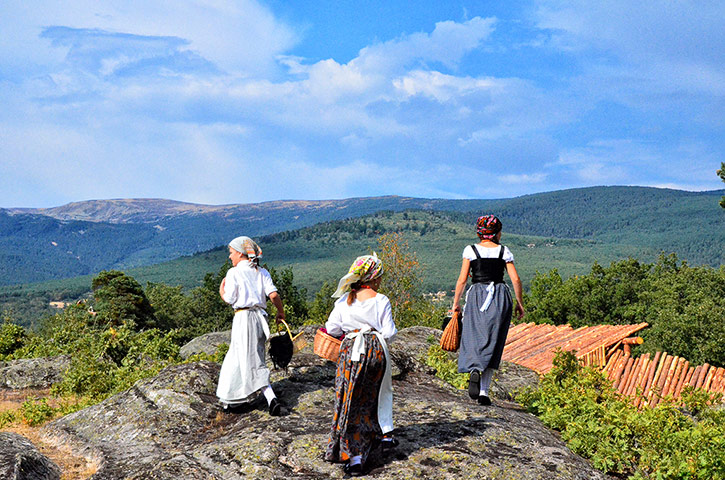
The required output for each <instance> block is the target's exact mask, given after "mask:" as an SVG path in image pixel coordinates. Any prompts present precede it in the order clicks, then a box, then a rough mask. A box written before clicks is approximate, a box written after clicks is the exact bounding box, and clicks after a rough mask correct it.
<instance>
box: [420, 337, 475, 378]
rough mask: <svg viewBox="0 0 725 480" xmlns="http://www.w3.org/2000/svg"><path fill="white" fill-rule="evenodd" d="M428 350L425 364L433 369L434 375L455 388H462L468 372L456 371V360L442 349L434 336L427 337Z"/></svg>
mask: <svg viewBox="0 0 725 480" xmlns="http://www.w3.org/2000/svg"><path fill="white" fill-rule="evenodd" d="M428 343H430V344H431V346H430V347H428V352H427V355H426V357H425V364H426V365H428V366H429V367H431V368H433V369H434V370H435V375H436V377H438V378H440V379H441V380H443V381H446V382H448V383H450V384H451V385H453V386H454V387H456V388H459V389H463V388H466V385H468V374H465V373H458V362H457V361H456V360H455V359H454V358H452V356H451V354H450V353H448V352H446V351H445V350H443V349H442V348H441V347H440V345H438V342H437V341H436V340H435V338H433V337H430V338H428Z"/></svg>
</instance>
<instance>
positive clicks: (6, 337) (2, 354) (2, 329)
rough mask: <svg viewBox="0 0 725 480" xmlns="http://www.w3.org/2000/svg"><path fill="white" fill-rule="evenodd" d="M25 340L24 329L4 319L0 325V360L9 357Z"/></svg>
mask: <svg viewBox="0 0 725 480" xmlns="http://www.w3.org/2000/svg"><path fill="white" fill-rule="evenodd" d="M26 339H27V335H26V334H25V329H24V328H23V327H21V326H20V325H16V324H14V323H12V322H10V319H8V318H6V319H5V321H4V322H3V323H2V325H0V360H3V359H4V358H6V357H9V356H10V355H12V354H13V352H15V351H16V350H17V349H19V348H20V347H22V346H23V345H24V344H25V341H26Z"/></svg>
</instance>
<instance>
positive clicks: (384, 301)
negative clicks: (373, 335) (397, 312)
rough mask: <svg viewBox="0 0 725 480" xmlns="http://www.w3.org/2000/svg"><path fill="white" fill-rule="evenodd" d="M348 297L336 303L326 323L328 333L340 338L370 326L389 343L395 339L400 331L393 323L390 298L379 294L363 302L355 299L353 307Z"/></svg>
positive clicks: (346, 295)
mask: <svg viewBox="0 0 725 480" xmlns="http://www.w3.org/2000/svg"><path fill="white" fill-rule="evenodd" d="M348 295H349V294H348V293H346V294H345V295H343V296H342V297H340V298H339V299H338V300H337V301H336V302H335V308H333V309H332V313H330V317H329V318H328V320H327V322H326V323H325V329H327V333H329V334H330V335H332V336H335V337H339V336H340V335H342V334H343V333H347V332H351V331H353V330H358V329H362V328H365V327H366V326H370V327H371V328H372V329H374V330H377V331H378V332H380V333H381V334H382V336H383V338H384V339H385V340H387V341H390V340H392V339H393V337H395V334H396V333H398V329H397V328H396V327H395V322H394V321H393V310H392V308H391V306H390V300H389V299H388V297H386V296H385V295H383V294H382V293H378V294H377V295H375V296H374V297H372V298H368V299H367V300H364V301H362V302H361V301H360V300H357V299H355V301H354V302H352V305H348V304H347V297H348Z"/></svg>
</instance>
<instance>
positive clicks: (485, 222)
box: [476, 215, 502, 240]
mask: <svg viewBox="0 0 725 480" xmlns="http://www.w3.org/2000/svg"><path fill="white" fill-rule="evenodd" d="M501 226H502V225H501V220H499V219H498V218H496V216H495V215H484V216H483V217H478V221H477V222H476V233H477V234H478V238H480V239H481V240H491V239H492V238H493V237H495V236H496V234H497V233H498V232H500V231H501Z"/></svg>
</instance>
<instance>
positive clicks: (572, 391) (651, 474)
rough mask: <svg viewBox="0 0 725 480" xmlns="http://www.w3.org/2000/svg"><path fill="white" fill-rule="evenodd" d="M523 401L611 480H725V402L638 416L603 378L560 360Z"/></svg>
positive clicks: (689, 399)
mask: <svg viewBox="0 0 725 480" xmlns="http://www.w3.org/2000/svg"><path fill="white" fill-rule="evenodd" d="M517 400H518V401H519V402H521V403H522V404H523V405H525V406H526V407H527V408H528V409H529V411H531V412H532V413H534V414H536V415H538V416H539V417H540V418H541V420H542V421H543V422H544V423H545V424H546V425H547V426H549V427H551V428H554V429H557V430H559V431H560V432H561V436H562V439H563V440H565V441H566V442H567V444H568V446H569V448H571V449H572V451H574V452H575V453H578V454H580V455H582V456H584V457H587V458H589V459H591V461H592V463H593V465H594V466H595V467H596V468H598V469H600V470H602V471H604V472H607V473H613V474H618V475H622V476H624V477H626V478H630V479H651V478H657V479H663V480H665V479H683V480H684V479H688V480H696V479H697V480H699V479H702V480H716V479H724V478H725V412H723V410H722V409H720V410H717V409H714V408H712V407H711V405H712V404H713V402H719V401H720V400H721V397H718V396H711V395H708V394H707V393H704V392H701V391H700V392H695V391H687V392H685V395H684V396H683V399H682V402H681V404H680V403H677V402H675V401H674V400H672V399H671V398H669V399H665V401H663V402H662V403H660V404H658V405H657V406H656V407H654V408H652V407H644V408H642V409H641V410H638V409H637V408H635V407H634V406H633V404H632V403H631V401H630V400H629V399H627V398H626V397H622V396H620V395H619V394H618V393H617V392H616V391H615V390H614V389H613V388H612V386H611V384H610V382H609V381H608V380H607V379H606V378H605V377H604V375H603V374H602V373H601V372H599V371H597V370H594V369H591V368H585V367H582V366H581V365H579V363H578V361H577V360H576V358H575V357H574V354H572V353H570V352H560V353H558V354H557V356H556V357H555V358H554V368H553V369H552V370H551V372H550V373H548V374H547V375H545V376H544V377H543V378H542V379H541V381H540V383H539V386H538V387H537V388H536V389H528V390H526V391H524V392H522V393H520V394H519V396H518V397H517Z"/></svg>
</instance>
